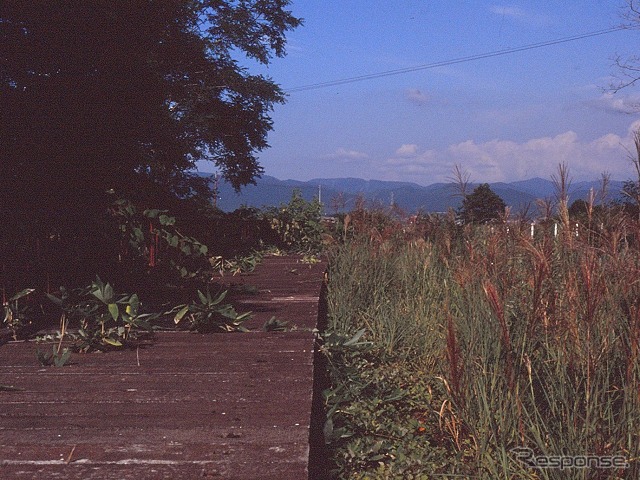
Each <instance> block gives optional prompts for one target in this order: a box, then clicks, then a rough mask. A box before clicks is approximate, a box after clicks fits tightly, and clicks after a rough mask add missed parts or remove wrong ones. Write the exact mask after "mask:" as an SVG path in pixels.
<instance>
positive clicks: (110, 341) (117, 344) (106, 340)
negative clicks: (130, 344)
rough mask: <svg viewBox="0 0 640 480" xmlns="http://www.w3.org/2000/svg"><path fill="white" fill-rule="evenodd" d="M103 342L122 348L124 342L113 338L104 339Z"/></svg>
mask: <svg viewBox="0 0 640 480" xmlns="http://www.w3.org/2000/svg"><path fill="white" fill-rule="evenodd" d="M102 341H103V342H104V343H107V344H109V345H112V346H114V347H121V346H122V342H120V341H119V340H115V339H113V338H111V337H104V338H103V339H102Z"/></svg>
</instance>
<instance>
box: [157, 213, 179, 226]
mask: <svg viewBox="0 0 640 480" xmlns="http://www.w3.org/2000/svg"><path fill="white" fill-rule="evenodd" d="M158 220H159V221H160V225H164V226H168V225H175V223H176V219H175V217H170V216H169V215H164V214H163V215H160V216H159V217H158Z"/></svg>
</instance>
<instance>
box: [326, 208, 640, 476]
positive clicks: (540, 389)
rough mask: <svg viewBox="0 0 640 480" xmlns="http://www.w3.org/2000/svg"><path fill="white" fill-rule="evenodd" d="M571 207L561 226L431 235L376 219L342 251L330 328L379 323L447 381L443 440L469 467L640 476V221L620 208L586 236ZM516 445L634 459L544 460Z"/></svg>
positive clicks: (487, 472) (379, 344)
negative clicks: (534, 462) (540, 463)
mask: <svg viewBox="0 0 640 480" xmlns="http://www.w3.org/2000/svg"><path fill="white" fill-rule="evenodd" d="M560 218H561V220H562V221H561V225H560V234H559V235H558V236H557V237H554V236H553V235H552V234H551V233H550V232H546V233H542V234H538V235H536V238H534V239H533V238H531V237H530V234H529V229H528V228H527V225H520V226H519V225H517V224H510V225H509V228H507V225H502V226H495V227H488V226H477V227H465V228H461V227H457V226H455V225H453V224H452V223H451V222H447V221H442V222H441V223H440V224H439V225H438V226H437V228H433V229H431V230H430V233H429V235H428V236H427V240H425V239H424V238H425V236H424V235H423V236H420V238H418V239H416V237H415V236H414V237H412V238H407V237H406V235H403V234H402V232H400V231H399V230H398V232H396V233H397V234H396V235H395V236H394V235H386V236H385V235H372V234H371V232H367V231H364V232H363V233H361V234H360V235H355V236H354V237H353V238H352V239H351V240H348V241H347V242H345V243H344V244H343V245H341V246H340V247H338V248H336V249H335V250H334V251H333V252H332V254H331V261H330V273H329V275H330V282H329V311H330V328H331V329H333V330H335V331H338V332H342V333H344V334H353V333H355V332H356V331H357V330H359V329H361V328H366V330H367V334H366V335H367V336H366V338H367V339H368V340H370V341H371V342H373V345H374V346H375V349H376V352H377V355H379V356H380V357H381V358H382V357H384V358H391V359H393V361H394V362H396V363H398V362H405V363H406V365H407V368H415V365H417V364H419V365H420V368H421V369H424V371H426V372H428V374H429V375H431V376H432V377H433V378H435V379H438V381H440V382H441V384H442V387H443V391H444V392H445V395H444V397H443V398H440V399H439V400H438V402H437V403H435V404H434V405H433V408H432V410H431V412H427V413H428V415H429V416H430V418H431V421H432V422H434V423H437V425H438V428H439V430H440V435H439V436H438V438H432V439H431V442H432V443H437V444H439V445H441V446H445V447H447V448H448V449H449V451H450V452H453V453H456V452H457V454H458V455H459V456H460V458H464V461H465V463H466V467H467V468H466V469H464V471H465V472H466V473H467V474H468V475H471V476H477V477H478V478H580V479H592V478H594V479H595V478H640V461H639V460H638V458H639V453H640V451H639V449H640V447H639V445H640V364H639V355H640V275H639V274H640V251H639V250H638V238H640V237H638V234H639V233H640V227H639V226H638V224H636V223H634V222H630V221H628V220H624V221H623V220H621V219H619V218H613V217H611V218H605V219H603V220H602V222H599V223H601V224H602V228H601V229H596V230H590V231H589V232H588V234H584V232H582V233H581V232H578V234H577V236H576V231H575V227H573V228H572V225H571V223H570V222H569V220H568V216H566V212H564V214H562V212H561V216H560ZM590 222H591V219H590ZM593 223H594V224H596V222H595V221H594V222H593ZM431 393H432V392H428V394H429V395H431ZM415 394H416V393H415V392H414V395H415ZM418 395H419V394H418ZM425 395H427V392H425ZM516 447H526V448H530V449H532V450H533V451H534V452H535V453H536V454H537V455H563V456H568V455H587V454H589V455H598V456H613V455H619V456H624V457H625V458H626V459H627V461H628V462H629V467H628V468H626V469H617V470H613V469H570V470H559V469H531V468H529V467H527V466H526V465H524V464H523V463H521V462H520V461H518V460H516V459H515V456H514V455H513V453H511V450H512V449H514V448H516ZM388 461H389V462H392V461H393V460H392V459H389V460H388ZM425 468H426V467H425ZM398 478H400V477H398Z"/></svg>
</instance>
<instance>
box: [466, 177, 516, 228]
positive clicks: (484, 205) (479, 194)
mask: <svg viewBox="0 0 640 480" xmlns="http://www.w3.org/2000/svg"><path fill="white" fill-rule="evenodd" d="M505 208H506V205H505V203H504V200H502V198H500V197H499V196H498V195H496V194H495V193H494V192H493V190H491V187H489V184H487V183H483V184H482V185H479V186H478V187H476V189H475V190H474V191H473V192H472V193H471V194H469V195H467V196H466V197H465V198H464V200H463V201H462V210H461V217H462V219H463V220H464V222H465V223H487V222H490V221H492V220H497V219H498V218H500V216H501V215H503V214H504V209H505Z"/></svg>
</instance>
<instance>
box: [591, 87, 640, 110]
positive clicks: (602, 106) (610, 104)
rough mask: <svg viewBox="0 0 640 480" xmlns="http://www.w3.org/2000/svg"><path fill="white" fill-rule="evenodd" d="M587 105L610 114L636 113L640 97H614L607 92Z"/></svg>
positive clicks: (639, 108)
mask: <svg viewBox="0 0 640 480" xmlns="http://www.w3.org/2000/svg"><path fill="white" fill-rule="evenodd" d="M587 105H589V106H591V107H594V108H597V109H599V110H604V111H606V112H610V113H624V114H631V113H638V112H640V95H637V94H636V95H627V96H622V95H615V94H613V93H610V92H607V93H604V94H602V95H601V96H600V98H598V99H596V100H591V101H589V102H587Z"/></svg>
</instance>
